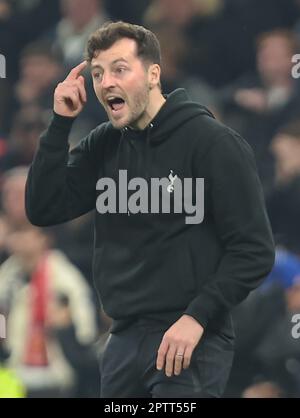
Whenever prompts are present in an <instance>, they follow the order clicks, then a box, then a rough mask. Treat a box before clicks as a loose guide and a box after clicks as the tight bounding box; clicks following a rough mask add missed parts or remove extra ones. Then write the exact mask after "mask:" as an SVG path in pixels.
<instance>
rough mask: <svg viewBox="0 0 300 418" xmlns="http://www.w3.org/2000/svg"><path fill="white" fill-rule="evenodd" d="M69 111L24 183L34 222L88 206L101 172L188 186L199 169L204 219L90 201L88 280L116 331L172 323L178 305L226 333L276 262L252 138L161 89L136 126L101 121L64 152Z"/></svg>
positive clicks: (46, 137)
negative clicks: (148, 322)
mask: <svg viewBox="0 0 300 418" xmlns="http://www.w3.org/2000/svg"><path fill="white" fill-rule="evenodd" d="M73 120H74V119H71V118H66V117H62V116H59V115H54V117H53V120H52V122H51V124H50V126H49V128H48V130H47V131H46V132H45V133H44V134H43V135H42V137H41V141H40V147H39V149H38V151H37V154H36V156H35V159H34V161H33V164H32V166H31V169H30V173H29V176H28V180H27V185H26V210H27V215H28V218H29V219H30V221H31V222H32V223H33V224H35V225H38V226H46V225H54V224H58V223H61V222H65V221H68V220H70V219H73V218H76V217H78V216H80V215H82V214H84V213H86V212H88V211H90V210H92V209H95V206H96V201H97V198H98V196H99V195H100V194H101V192H100V191H99V190H96V184H97V181H98V180H99V179H103V178H104V177H105V178H112V179H114V180H115V181H116V184H117V187H118V174H119V170H127V175H128V180H129V179H132V178H136V177H141V178H144V179H146V180H147V181H148V184H149V182H150V180H151V179H152V178H160V179H161V178H168V176H169V175H170V173H171V172H172V173H173V175H174V176H175V175H177V176H178V177H179V179H185V178H192V179H193V193H194V194H195V193H196V190H195V179H196V178H199V179H204V201H203V202H202V204H203V203H204V218H203V220H202V222H200V223H197V224H189V223H187V222H186V216H187V214H186V213H184V211H183V213H172V212H171V213H161V211H160V213H131V212H130V211H128V212H127V213H105V214H100V213H99V212H98V211H97V210H96V211H95V252H94V281H95V285H96V288H97V290H98V292H99V295H100V298H101V302H102V305H103V308H104V311H105V312H106V313H107V314H108V315H109V316H111V317H112V318H113V319H114V326H113V330H114V331H115V330H117V329H120V328H121V327H124V326H125V324H127V323H128V322H130V321H132V320H134V319H135V318H151V319H152V318H154V319H157V320H159V321H165V323H166V324H168V326H169V325H171V323H172V322H174V321H175V320H177V319H178V318H179V317H180V316H181V315H182V314H183V313H186V314H188V315H191V316H193V317H194V318H195V319H196V320H197V321H198V322H199V323H200V324H202V326H203V327H205V328H206V327H207V328H209V327H210V328H212V329H219V330H223V331H224V330H225V329H226V330H227V331H230V330H231V325H230V316H229V315H228V314H229V311H230V309H231V308H232V307H233V306H235V305H236V304H238V303H239V302H241V301H242V300H243V299H244V298H245V297H246V296H247V295H248V293H249V292H250V291H251V290H252V289H254V288H256V287H257V286H258V285H259V284H260V283H261V281H262V280H263V278H264V277H265V276H266V275H267V274H268V273H269V272H270V270H271V268H272V265H273V260H274V245H273V239H272V233H271V229H270V225H269V221H268V218H267V215H266V211H265V205H264V199H263V194H262V190H261V185H260V182H259V179H258V175H257V171H256V165H255V161H254V157H253V153H252V150H251V149H250V147H249V145H248V144H247V143H246V142H245V141H244V140H243V139H242V138H241V137H240V136H239V135H238V134H237V133H236V132H234V131H232V130H231V129H230V128H228V127H226V126H224V125H222V124H221V123H220V122H218V121H216V120H215V119H214V117H213V115H212V114H211V113H210V112H209V111H208V110H207V109H206V108H204V107H203V106H201V105H199V104H197V103H193V102H191V101H189V98H188V97H187V95H186V93H185V91H184V90H183V89H178V90H175V91H174V92H173V93H171V94H170V95H168V96H167V100H166V102H165V104H164V105H163V106H162V108H161V109H160V111H159V112H158V114H157V115H156V117H155V118H154V119H153V120H152V122H151V124H149V126H148V127H147V128H145V129H144V130H143V131H134V130H132V129H130V128H125V129H123V130H121V131H120V130H117V129H115V128H113V126H112V124H111V123H110V122H107V123H104V124H102V125H100V126H99V127H97V128H96V129H95V130H93V131H92V132H91V133H90V134H89V135H88V136H87V137H86V138H85V139H83V140H82V141H81V142H80V144H79V145H78V146H77V147H76V148H74V149H73V150H72V151H71V152H70V153H69V145H68V135H69V132H70V129H71V126H72V122H73ZM171 170H172V171H171ZM130 195H132V191H131V192H128V196H130ZM193 198H195V196H193ZM118 203H119V201H118V199H117V207H118ZM171 207H173V206H172V205H171ZM117 212H118V211H117Z"/></svg>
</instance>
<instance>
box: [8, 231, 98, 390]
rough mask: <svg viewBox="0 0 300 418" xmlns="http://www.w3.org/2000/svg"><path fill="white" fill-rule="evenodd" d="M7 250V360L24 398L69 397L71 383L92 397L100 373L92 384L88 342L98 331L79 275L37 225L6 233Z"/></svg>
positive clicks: (94, 365) (92, 365)
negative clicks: (78, 384)
mask: <svg viewBox="0 0 300 418" xmlns="http://www.w3.org/2000/svg"><path fill="white" fill-rule="evenodd" d="M7 248H8V250H9V252H10V253H11V254H12V255H11V256H10V257H9V258H8V259H7V260H6V261H5V262H4V263H3V264H2V265H1V267H0V295H1V296H0V300H1V303H0V305H1V307H2V311H4V312H5V314H6V317H7V318H8V319H7V340H6V344H7V348H8V349H9V351H10V357H9V359H8V361H7V364H8V365H9V366H10V367H11V368H13V369H14V370H15V371H16V372H17V373H18V375H19V377H20V378H21V379H22V381H23V383H24V385H25V386H26V388H27V391H28V394H29V395H28V396H31V397H36V396H62V395H64V396H71V395H72V393H73V392H72V390H74V388H76V383H80V384H81V387H84V385H85V387H86V392H88V391H89V392H90V393H93V394H94V395H96V392H97V390H99V376H97V377H98V385H97V378H95V373H96V375H97V372H98V370H97V358H96V355H95V354H93V352H92V346H91V344H92V343H93V342H94V341H95V338H96V336H97V329H96V325H95V310H94V308H93V305H92V303H91V298H90V292H89V289H88V287H87V286H86V284H85V280H84V278H83V277H82V276H81V274H80V273H79V271H78V270H77V269H76V268H75V267H74V266H72V265H71V264H70V262H69V261H68V260H67V259H66V258H65V257H64V255H63V254H62V253H60V252H58V251H56V250H50V249H49V237H48V236H47V234H46V233H45V232H43V231H42V230H41V229H38V228H34V227H28V228H26V229H23V230H19V231H17V232H14V233H12V234H10V235H9V236H8V239H7ZM72 366H73V367H72ZM87 371H88V372H87ZM76 372H77V375H76ZM79 372H80V373H79ZM83 376H84V379H85V380H84V385H83V382H82V381H81V379H82V378H83ZM76 378H77V379H78V382H76ZM93 389H94V391H93ZM77 395H78V393H77ZM81 395H82V393H81Z"/></svg>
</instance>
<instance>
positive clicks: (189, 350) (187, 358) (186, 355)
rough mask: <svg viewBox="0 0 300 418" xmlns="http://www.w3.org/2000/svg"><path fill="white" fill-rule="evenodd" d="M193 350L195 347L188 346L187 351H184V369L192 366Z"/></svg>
mask: <svg viewBox="0 0 300 418" xmlns="http://www.w3.org/2000/svg"><path fill="white" fill-rule="evenodd" d="M193 351H194V349H193V347H186V349H185V353H184V359H183V365H182V367H183V368H184V369H187V368H188V367H189V366H190V364H191V358H192V354H193Z"/></svg>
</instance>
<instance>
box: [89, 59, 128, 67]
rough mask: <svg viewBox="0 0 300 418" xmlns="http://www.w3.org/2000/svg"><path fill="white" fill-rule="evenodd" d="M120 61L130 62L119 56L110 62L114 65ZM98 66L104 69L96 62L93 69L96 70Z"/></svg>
mask: <svg viewBox="0 0 300 418" xmlns="http://www.w3.org/2000/svg"><path fill="white" fill-rule="evenodd" d="M118 62H125V63H126V64H128V61H127V60H126V59H125V58H117V59H115V60H114V61H112V62H111V63H110V65H114V64H116V63H118ZM96 68H100V69H101V70H103V67H101V65H100V64H94V65H92V68H91V70H95V69H96Z"/></svg>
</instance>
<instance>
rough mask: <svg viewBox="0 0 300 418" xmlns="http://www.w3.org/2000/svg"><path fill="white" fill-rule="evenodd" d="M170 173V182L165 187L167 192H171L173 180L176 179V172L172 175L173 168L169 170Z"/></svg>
mask: <svg viewBox="0 0 300 418" xmlns="http://www.w3.org/2000/svg"><path fill="white" fill-rule="evenodd" d="M170 171H171V172H170V175H169V180H170V182H171V183H170V184H169V186H168V187H167V191H168V192H169V193H173V192H174V181H175V180H176V179H177V174H175V176H173V170H170Z"/></svg>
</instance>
